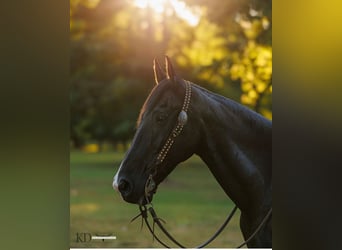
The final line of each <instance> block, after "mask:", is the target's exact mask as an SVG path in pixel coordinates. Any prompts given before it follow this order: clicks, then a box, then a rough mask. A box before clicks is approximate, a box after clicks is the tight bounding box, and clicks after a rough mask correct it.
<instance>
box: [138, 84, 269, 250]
mask: <svg viewBox="0 0 342 250" xmlns="http://www.w3.org/2000/svg"><path fill="white" fill-rule="evenodd" d="M190 100H191V83H190V82H189V81H185V97H184V102H183V106H182V110H181V111H180V112H179V114H178V120H177V124H176V126H175V127H174V128H173V129H172V131H171V133H170V135H169V136H168V138H167V140H166V142H165V144H164V146H163V147H162V149H161V150H160V151H159V153H158V156H157V159H156V163H155V164H154V167H153V168H152V170H151V174H150V175H149V177H148V179H147V181H146V183H145V197H144V198H145V200H146V202H147V205H150V207H148V208H147V206H146V205H142V204H140V205H139V209H140V214H139V215H137V216H136V217H134V218H133V219H132V220H131V222H132V221H134V220H135V219H137V218H138V217H140V216H142V218H143V221H145V223H146V225H147V228H148V229H149V231H150V232H151V234H152V235H153V239H156V240H157V241H158V242H159V243H160V244H162V245H163V246H164V247H166V248H170V247H169V246H168V245H167V244H166V243H164V242H163V241H162V240H160V239H159V238H158V237H157V236H156V234H155V233H154V225H155V224H157V226H158V227H159V228H160V229H161V231H162V232H163V233H164V234H165V235H166V236H167V237H168V238H169V239H170V240H171V241H172V242H173V243H175V244H176V245H177V246H179V247H180V248H186V247H185V246H184V245H182V244H181V243H179V242H178V241H177V240H176V239H175V238H174V237H172V236H171V234H170V233H169V232H168V231H167V230H166V229H165V227H164V226H163V224H162V223H161V222H164V221H163V220H162V219H160V218H159V217H158V216H157V213H156V212H155V211H154V209H153V206H152V204H151V202H150V200H149V198H148V197H149V194H150V193H151V192H152V191H153V190H154V189H155V188H156V183H155V181H154V180H153V177H154V176H155V175H156V173H157V166H158V165H160V164H161V163H163V161H164V160H165V158H166V156H167V154H168V153H169V151H170V149H171V147H172V145H173V144H174V142H175V139H176V138H177V136H178V135H179V134H180V133H181V132H182V130H183V127H184V125H185V124H186V123H187V121H188V114H187V112H188V109H189V104H190ZM236 210H237V206H235V207H234V208H233V210H232V211H231V212H230V214H229V215H228V217H227V218H226V220H225V221H224V223H223V224H222V225H221V227H220V228H219V229H218V230H217V232H216V233H215V234H214V235H213V236H212V237H210V238H209V239H208V240H207V241H206V242H204V243H202V244H201V245H199V246H197V247H196V248H203V247H205V246H207V245H208V244H209V243H210V242H212V241H213V240H214V239H215V238H216V237H217V236H218V235H219V234H220V233H221V232H222V231H223V229H224V228H225V227H226V226H227V225H228V223H229V221H230V220H231V218H232V217H233V215H234V214H235V211H236ZM148 212H149V213H150V215H151V216H152V219H153V226H152V227H151V225H150V224H149V221H148V219H147V217H148ZM271 214H272V208H271V209H270V210H269V211H268V213H267V214H266V216H265V217H264V219H263V220H262V221H261V222H260V224H259V226H258V227H257V228H256V229H255V231H254V232H253V233H252V234H251V235H250V236H249V238H248V239H247V240H246V241H244V242H243V243H242V244H240V245H239V246H238V247H237V248H241V247H242V246H244V245H246V244H247V243H248V242H249V241H251V240H252V239H253V238H254V236H255V235H256V234H257V233H258V232H259V231H260V229H261V228H262V226H263V225H264V224H265V223H266V221H267V220H268V218H269V217H270V215H271Z"/></svg>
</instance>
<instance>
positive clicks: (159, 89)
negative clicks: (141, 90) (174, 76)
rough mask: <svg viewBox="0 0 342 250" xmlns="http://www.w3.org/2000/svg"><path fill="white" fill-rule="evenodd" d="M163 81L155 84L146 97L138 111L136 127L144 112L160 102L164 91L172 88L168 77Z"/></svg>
mask: <svg viewBox="0 0 342 250" xmlns="http://www.w3.org/2000/svg"><path fill="white" fill-rule="evenodd" d="M164 81H165V82H163V81H162V82H161V83H159V84H158V85H155V86H154V88H153V89H152V90H151V92H150V94H149V95H148V97H147V98H146V100H145V102H144V104H143V106H142V108H141V110H140V113H139V117H138V120H137V125H136V126H137V127H139V125H140V123H141V122H142V119H143V116H144V114H145V113H146V112H148V111H150V110H153V109H154V108H155V107H156V106H157V105H158V104H159V103H160V101H161V100H162V98H163V97H164V95H165V94H166V92H168V91H167V90H168V89H171V88H173V86H172V84H174V83H172V82H170V80H168V79H165V80H164Z"/></svg>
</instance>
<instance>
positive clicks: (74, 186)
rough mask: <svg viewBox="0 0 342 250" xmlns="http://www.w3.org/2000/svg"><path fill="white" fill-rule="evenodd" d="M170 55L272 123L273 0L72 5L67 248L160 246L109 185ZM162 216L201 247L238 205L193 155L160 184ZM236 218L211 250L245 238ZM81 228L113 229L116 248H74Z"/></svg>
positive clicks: (106, 0)
mask: <svg viewBox="0 0 342 250" xmlns="http://www.w3.org/2000/svg"><path fill="white" fill-rule="evenodd" d="M164 55H168V56H169V57H170V58H171V60H172V62H173V64H174V67H175V70H176V72H177V73H178V74H179V75H180V76H182V77H183V78H184V79H187V80H190V81H192V82H194V83H196V84H199V85H201V86H203V87H205V88H207V89H209V90H211V91H214V92H216V93H219V94H221V95H224V96H227V97H229V98H231V99H234V100H236V101H238V102H240V103H242V104H243V105H246V106H248V107H250V108H251V109H253V110H255V111H256V112H259V113H261V114H262V115H264V116H265V117H267V118H269V119H272V2H271V1H270V0H226V1H221V0H210V1H209V0H197V1H195V0H184V1H181V0H115V1H114V0H71V1H70V82H71V83H70V148H71V153H70V246H71V247H89V246H91V247H161V246H160V245H159V244H158V243H157V242H155V243H153V241H152V237H151V236H150V235H149V233H148V231H147V229H146V228H145V229H143V230H142V231H140V222H139V221H135V222H134V223H132V224H130V223H129V221H130V219H131V218H132V217H134V216H135V215H136V214H137V213H138V207H137V206H134V205H132V204H127V203H125V202H123V201H122V199H121V198H120V196H119V195H118V194H117V193H116V192H114V190H113V188H112V186H111V183H112V179H113V176H114V174H115V173H116V170H117V167H118V166H119V164H120V162H121V160H122V159H123V156H124V152H125V151H126V150H127V149H128V147H129V145H130V141H131V139H132V137H133V135H134V132H135V124H136V119H137V117H138V114H139V110H140V108H141V106H142V104H143V102H144V100H145V99H146V97H147V95H148V93H149V92H150V91H151V89H152V88H153V86H154V79H153V71H152V61H153V59H154V58H157V59H159V61H161V62H163V60H164ZM154 206H155V208H156V211H157V212H158V214H159V216H161V217H162V218H163V219H165V220H166V221H167V228H168V229H170V231H171V233H173V234H174V235H175V236H176V237H177V239H179V240H180V241H181V242H183V243H184V244H188V245H189V246H195V245H196V244H198V243H200V242H203V241H204V240H205V239H207V238H208V237H209V236H210V235H211V234H212V233H214V231H215V230H216V229H217V228H218V227H219V226H220V224H221V223H222V222H223V220H224V219H225V217H226V216H227V214H228V213H229V212H230V210H231V209H232V207H233V204H232V203H231V201H230V200H229V199H227V197H226V195H225V194H224V193H223V191H222V190H221V188H220V187H219V185H218V184H217V183H216V181H215V179H214V177H213V176H212V175H211V173H210V172H209V170H208V169H207V167H206V166H205V165H204V164H203V163H202V162H201V161H200V160H199V159H198V158H197V157H193V158H191V159H189V160H188V161H186V162H185V163H183V164H180V166H178V167H177V168H176V170H175V171H174V172H173V173H172V174H171V175H170V176H169V177H168V178H167V179H166V180H165V181H164V182H163V183H162V184H161V186H160V188H159V190H158V193H157V195H156V196H155V198H154ZM238 217H239V216H235V217H234V219H233V221H232V223H231V225H230V226H229V228H228V229H226V230H225V231H224V233H223V234H222V236H220V237H219V238H218V239H217V240H216V241H214V242H213V243H212V244H211V245H210V246H211V247H234V246H235V245H237V244H238V243H240V242H242V237H241V233H240V230H239V227H238ZM78 232H79V233H80V232H88V233H91V234H96V233H113V234H115V235H116V236H117V240H115V241H110V242H100V241H97V242H96V241H91V242H89V243H79V242H76V234H77V233H78Z"/></svg>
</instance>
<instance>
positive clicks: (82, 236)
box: [76, 233, 91, 242]
mask: <svg viewBox="0 0 342 250" xmlns="http://www.w3.org/2000/svg"><path fill="white" fill-rule="evenodd" d="M87 241H91V234H90V233H76V242H87Z"/></svg>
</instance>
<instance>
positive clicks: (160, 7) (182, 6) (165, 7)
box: [133, 0, 201, 26]
mask: <svg viewBox="0 0 342 250" xmlns="http://www.w3.org/2000/svg"><path fill="white" fill-rule="evenodd" d="M133 4H134V5H135V6H136V7H138V8H140V9H146V8H151V9H152V10H153V11H154V12H155V13H156V14H162V13H165V14H167V15H170V14H172V12H175V13H176V15H177V16H178V17H179V18H181V19H182V20H184V21H186V22H187V23H188V24H189V25H190V26H196V25H197V24H198V23H199V21H200V17H201V12H200V10H199V9H198V8H190V7H189V6H187V5H186V3H185V2H183V1H181V0H133Z"/></svg>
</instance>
